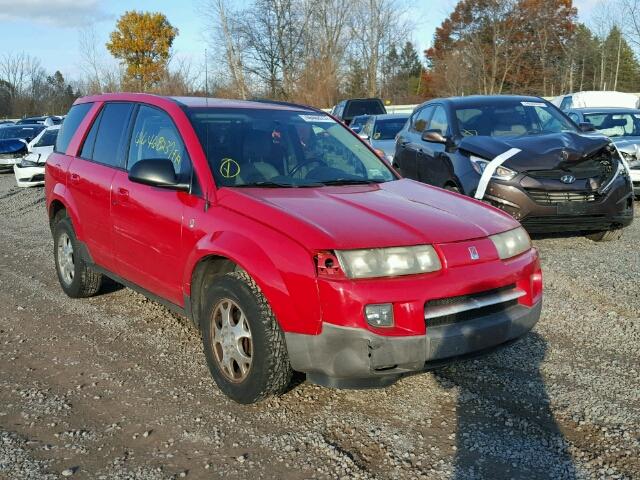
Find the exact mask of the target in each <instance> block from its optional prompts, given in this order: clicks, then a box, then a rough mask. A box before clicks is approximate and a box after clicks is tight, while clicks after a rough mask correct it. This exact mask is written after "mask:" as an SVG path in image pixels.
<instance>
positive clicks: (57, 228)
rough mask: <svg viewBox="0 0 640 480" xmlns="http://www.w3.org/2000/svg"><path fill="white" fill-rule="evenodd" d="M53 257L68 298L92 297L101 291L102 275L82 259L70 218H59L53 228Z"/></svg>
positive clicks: (61, 284)
mask: <svg viewBox="0 0 640 480" xmlns="http://www.w3.org/2000/svg"><path fill="white" fill-rule="evenodd" d="M53 255H54V259H55V263H56V272H57V274H58V280H59V281H60V286H61V287H62V290H64V293H66V294H67V295H68V296H70V297H71V298H84V297H91V296H93V295H95V294H96V293H97V292H98V290H100V286H101V285H102V275H101V274H100V273H98V272H96V271H94V270H93V269H92V268H91V267H89V266H88V265H87V264H86V263H85V261H84V260H83V259H82V256H81V255H80V250H79V245H78V240H77V239H76V234H75V232H74V231H73V226H72V225H71V221H70V220H69V218H68V217H64V216H63V217H61V218H59V219H58V220H57V221H56V223H55V225H54V227H53Z"/></svg>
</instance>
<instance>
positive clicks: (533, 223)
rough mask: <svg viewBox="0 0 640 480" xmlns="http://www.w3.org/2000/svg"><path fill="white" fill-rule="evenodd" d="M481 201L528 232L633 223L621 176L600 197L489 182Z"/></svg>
mask: <svg viewBox="0 0 640 480" xmlns="http://www.w3.org/2000/svg"><path fill="white" fill-rule="evenodd" d="M484 200H485V201H487V202H488V203H490V204H491V205H493V206H494V207H497V208H499V209H501V210H503V211H505V212H507V213H509V214H510V215H511V216H513V217H514V218H515V219H516V220H518V221H520V222H521V223H522V225H523V226H524V227H525V228H526V229H527V230H528V231H529V232H530V233H546V232H582V231H604V230H613V229H617V228H623V227H626V226H628V225H629V224H631V222H632V221H633V191H632V189H631V186H630V182H629V179H628V178H624V177H618V178H616V179H615V181H614V182H613V184H612V185H611V187H610V188H609V189H608V190H607V191H606V192H605V193H602V194H599V193H597V192H587V191H579V190H571V189H568V188H566V187H565V189H564V190H561V189H560V187H555V186H554V188H545V189H533V188H532V189H527V188H524V187H523V186H522V185H521V184H520V182H517V183H515V182H500V181H492V182H490V183H489V187H488V189H487V192H486V194H485V196H484Z"/></svg>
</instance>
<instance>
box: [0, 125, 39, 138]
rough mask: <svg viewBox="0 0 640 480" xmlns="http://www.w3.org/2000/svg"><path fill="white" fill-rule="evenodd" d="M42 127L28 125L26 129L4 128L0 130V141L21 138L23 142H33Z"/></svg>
mask: <svg viewBox="0 0 640 480" xmlns="http://www.w3.org/2000/svg"><path fill="white" fill-rule="evenodd" d="M43 128H44V127H42V126H38V125H30V126H28V127H4V128H2V129H0V139H7V138H22V139H24V140H29V141H31V140H33V139H34V138H35V137H36V135H38V134H39V133H40V132H41V131H42V129H43Z"/></svg>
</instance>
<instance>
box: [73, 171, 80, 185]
mask: <svg viewBox="0 0 640 480" xmlns="http://www.w3.org/2000/svg"><path fill="white" fill-rule="evenodd" d="M71 183H80V175H78V174H77V173H72V174H71Z"/></svg>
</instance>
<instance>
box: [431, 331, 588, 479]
mask: <svg viewBox="0 0 640 480" xmlns="http://www.w3.org/2000/svg"><path fill="white" fill-rule="evenodd" d="M546 352H547V342H546V341H545V340H544V339H543V338H542V337H541V336H540V335H538V334H537V333H535V332H532V333H530V334H528V335H527V336H526V337H525V338H523V339H522V340H520V341H519V342H516V343H514V344H512V345H511V346H509V347H505V348H503V349H501V350H499V351H497V352H495V353H493V354H490V355H489V356H487V357H484V358H481V359H479V360H476V361H474V362H466V363H461V364H458V365H453V366H451V367H446V368H443V369H441V370H438V371H437V372H436V379H437V380H438V381H439V382H440V384H441V385H442V386H443V387H444V388H453V387H455V386H457V387H459V394H458V403H457V422H458V423H457V429H456V448H457V450H456V458H455V470H454V472H455V473H454V475H453V476H452V477H451V479H452V480H469V479H474V480H475V479H491V480H499V479H527V480H533V479H550V478H553V479H554V480H574V479H576V478H577V477H576V470H575V467H574V464H573V459H572V457H571V455H570V453H569V452H568V450H567V446H568V445H567V442H566V441H565V439H564V436H563V434H562V432H561V431H560V428H559V427H558V424H557V423H556V421H555V419H554V416H553V412H552V411H551V407H550V403H549V396H548V394H547V391H546V386H545V382H544V379H543V378H542V375H541V374H540V365H541V363H542V361H543V360H544V358H545V354H546Z"/></svg>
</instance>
